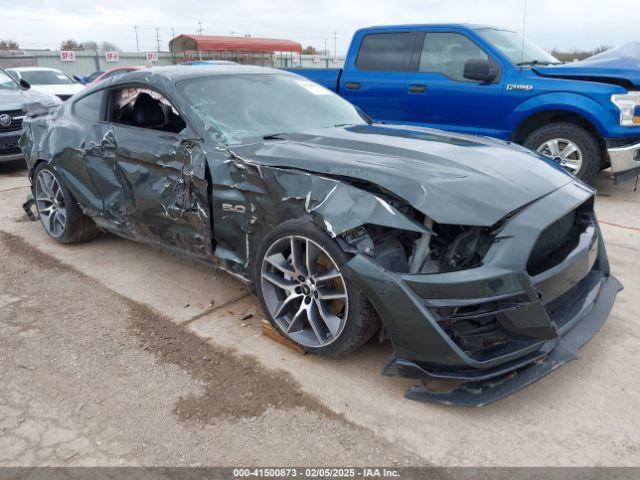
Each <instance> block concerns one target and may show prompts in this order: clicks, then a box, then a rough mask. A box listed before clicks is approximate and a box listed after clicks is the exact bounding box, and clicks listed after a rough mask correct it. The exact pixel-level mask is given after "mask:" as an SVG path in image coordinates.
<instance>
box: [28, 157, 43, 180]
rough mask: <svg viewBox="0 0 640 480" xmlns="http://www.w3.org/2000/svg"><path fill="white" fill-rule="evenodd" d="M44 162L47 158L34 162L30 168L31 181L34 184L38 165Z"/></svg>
mask: <svg viewBox="0 0 640 480" xmlns="http://www.w3.org/2000/svg"><path fill="white" fill-rule="evenodd" d="M42 162H46V160H44V159H42V158H39V159H38V160H36V161H35V162H34V164H33V165H32V166H31V168H30V169H29V180H30V181H31V183H32V184H33V176H34V175H35V173H36V169H37V168H38V165H40V164H41V163H42Z"/></svg>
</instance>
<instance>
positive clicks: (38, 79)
mask: <svg viewBox="0 0 640 480" xmlns="http://www.w3.org/2000/svg"><path fill="white" fill-rule="evenodd" d="M20 75H21V76H22V78H24V79H25V80H26V81H27V82H29V83H30V84H31V85H69V84H72V83H74V81H73V80H71V79H70V78H69V77H67V76H66V75H65V74H64V73H62V72H58V71H55V70H27V71H22V72H20Z"/></svg>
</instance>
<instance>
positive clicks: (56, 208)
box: [36, 169, 67, 238]
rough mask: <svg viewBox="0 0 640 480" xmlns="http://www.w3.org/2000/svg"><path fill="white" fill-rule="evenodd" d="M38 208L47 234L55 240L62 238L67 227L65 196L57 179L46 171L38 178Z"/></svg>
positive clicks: (41, 172)
mask: <svg viewBox="0 0 640 480" xmlns="http://www.w3.org/2000/svg"><path fill="white" fill-rule="evenodd" d="M36 207H37V208H38V214H39V215H40V220H41V221H42V225H43V226H44V228H45V230H46V231H47V233H49V235H51V236H52V237H54V238H58V237H60V236H62V234H64V229H65V227H66V225H67V208H66V206H65V204H64V195H63V193H62V189H61V188H60V184H59V183H58V180H56V177H54V176H53V174H52V173H51V172H50V171H48V170H46V169H45V170H40V173H39V174H38V177H37V178H36Z"/></svg>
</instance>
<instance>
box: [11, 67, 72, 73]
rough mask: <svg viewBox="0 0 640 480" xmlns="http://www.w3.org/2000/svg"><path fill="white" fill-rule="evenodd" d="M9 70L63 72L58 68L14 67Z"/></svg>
mask: <svg viewBox="0 0 640 480" xmlns="http://www.w3.org/2000/svg"><path fill="white" fill-rule="evenodd" d="M7 70H13V71H15V72H42V71H47V72H62V70H58V69H57V68H48V67H14V68H7Z"/></svg>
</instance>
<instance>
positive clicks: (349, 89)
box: [338, 31, 416, 122]
mask: <svg viewBox="0 0 640 480" xmlns="http://www.w3.org/2000/svg"><path fill="white" fill-rule="evenodd" d="M415 35H416V34H415V32H406V31H404V32H403V31H399V32H385V33H368V34H365V35H364V36H363V37H361V38H362V40H361V42H360V48H359V50H358V52H357V54H356V55H350V56H349V57H348V58H347V64H345V66H344V70H343V74H342V78H341V79H340V85H339V88H338V91H339V92H340V94H341V95H342V96H343V97H344V98H346V99H347V100H349V101H350V102H351V103H353V104H354V105H357V106H358V107H360V108H361V109H362V110H364V111H365V112H366V113H367V114H368V115H369V116H371V117H372V118H373V119H374V120H377V121H385V122H401V121H404V120H405V114H404V113H405V112H404V107H405V99H406V79H407V72H408V69H409V62H410V57H411V51H412V48H413V41H414V38H415ZM354 42H357V38H354Z"/></svg>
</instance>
